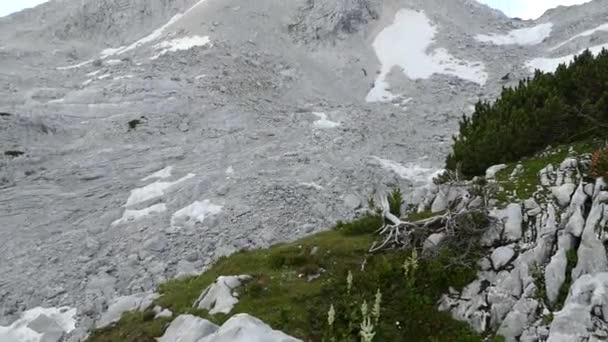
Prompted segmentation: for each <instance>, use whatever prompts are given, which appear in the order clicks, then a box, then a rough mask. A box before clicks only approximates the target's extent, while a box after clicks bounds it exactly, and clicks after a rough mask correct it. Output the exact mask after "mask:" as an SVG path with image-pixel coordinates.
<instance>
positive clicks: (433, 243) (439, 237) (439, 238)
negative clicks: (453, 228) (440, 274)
mask: <svg viewBox="0 0 608 342" xmlns="http://www.w3.org/2000/svg"><path fill="white" fill-rule="evenodd" d="M446 237H447V235H446V234H445V233H435V234H431V235H429V237H428V238H427V239H426V241H424V244H423V246H422V250H423V251H430V250H433V249H434V248H436V247H437V246H439V245H440V244H441V243H442V242H443V241H444V240H445V238H446Z"/></svg>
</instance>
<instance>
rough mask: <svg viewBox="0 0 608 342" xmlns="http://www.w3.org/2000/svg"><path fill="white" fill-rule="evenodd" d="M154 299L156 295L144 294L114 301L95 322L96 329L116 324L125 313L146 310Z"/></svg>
mask: <svg viewBox="0 0 608 342" xmlns="http://www.w3.org/2000/svg"><path fill="white" fill-rule="evenodd" d="M156 298H158V294H157V293H151V292H144V293H138V294H135V295H131V296H124V297H118V298H116V299H114V300H113V301H112V303H111V304H110V306H109V307H108V310H107V311H106V312H105V313H104V314H103V315H101V318H100V319H99V321H98V322H97V324H96V327H97V329H100V328H105V327H107V326H109V325H111V324H113V323H116V322H118V321H119V320H120V317H121V316H122V314H123V313H125V312H128V311H136V310H140V311H143V310H145V309H147V308H148V307H149V306H150V305H152V302H153V301H154V300H155V299H156Z"/></svg>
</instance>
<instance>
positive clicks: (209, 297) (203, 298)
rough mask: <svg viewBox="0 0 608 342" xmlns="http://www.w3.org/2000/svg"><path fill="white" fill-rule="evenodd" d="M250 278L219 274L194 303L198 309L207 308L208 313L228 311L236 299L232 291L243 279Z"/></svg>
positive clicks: (249, 277) (225, 312) (236, 301)
mask: <svg viewBox="0 0 608 342" xmlns="http://www.w3.org/2000/svg"><path fill="white" fill-rule="evenodd" d="M249 279H251V276H248V275H240V276H221V277H218V278H217V280H216V281H215V282H214V283H213V284H211V285H209V286H208V287H207V288H206V289H205V291H203V293H201V295H200V297H199V298H198V299H197V300H196V302H195V303H194V307H196V308H198V309H204V310H209V313H210V314H212V315H214V314H216V313H224V314H227V313H230V311H232V308H233V307H234V305H235V304H236V303H238V301H239V300H238V299H237V298H235V297H234V296H233V291H234V289H236V288H237V287H239V286H241V285H242V284H243V282H244V281H246V280H249Z"/></svg>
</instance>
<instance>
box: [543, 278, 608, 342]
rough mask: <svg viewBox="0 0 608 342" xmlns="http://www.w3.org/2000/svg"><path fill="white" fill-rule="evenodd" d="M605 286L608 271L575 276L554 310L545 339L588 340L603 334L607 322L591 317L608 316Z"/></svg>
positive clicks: (607, 285)
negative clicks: (562, 305)
mask: <svg viewBox="0 0 608 342" xmlns="http://www.w3.org/2000/svg"><path fill="white" fill-rule="evenodd" d="M607 287H608V273H595V274H585V275H582V276H581V277H580V278H579V279H578V280H576V282H575V283H574V284H573V285H572V287H571V288H570V294H569V295H568V298H567V299H566V302H565V304H564V308H563V309H562V310H561V311H559V312H557V313H555V317H554V319H553V322H552V323H551V328H550V331H549V339H548V342H571V341H587V340H589V338H591V336H592V335H594V334H598V333H604V334H605V333H606V325H605V324H604V325H603V326H601V325H595V324H593V321H597V320H598V319H600V320H604V319H605V317H607V316H608V293H607V292H606V288H607ZM596 340H597V339H596Z"/></svg>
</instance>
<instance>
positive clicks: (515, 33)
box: [475, 23, 553, 45]
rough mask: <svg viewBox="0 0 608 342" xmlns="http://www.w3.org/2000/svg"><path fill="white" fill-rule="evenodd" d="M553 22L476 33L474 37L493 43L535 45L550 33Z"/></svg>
mask: <svg viewBox="0 0 608 342" xmlns="http://www.w3.org/2000/svg"><path fill="white" fill-rule="evenodd" d="M552 31H553V24H552V23H546V24H540V25H537V26H534V27H526V28H521V29H516V30H512V31H511V32H509V33H507V34H495V33H492V34H478V35H477V36H476V37H475V39H476V40H477V41H480V42H484V43H492V44H494V45H537V44H540V43H542V42H543V40H545V38H547V37H549V36H550V35H551V32H552Z"/></svg>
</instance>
